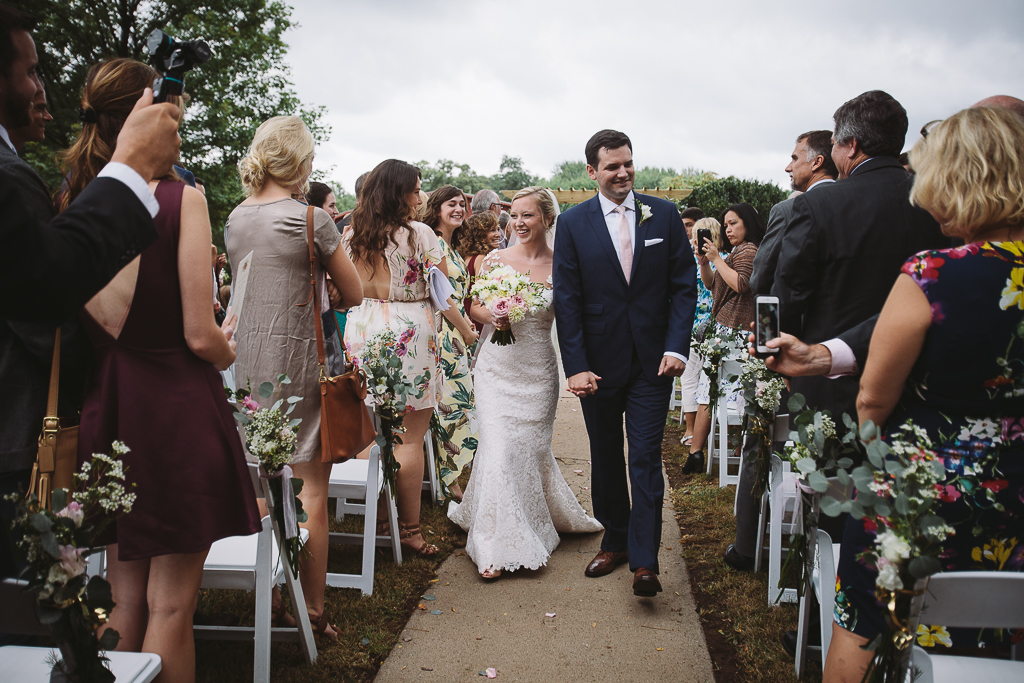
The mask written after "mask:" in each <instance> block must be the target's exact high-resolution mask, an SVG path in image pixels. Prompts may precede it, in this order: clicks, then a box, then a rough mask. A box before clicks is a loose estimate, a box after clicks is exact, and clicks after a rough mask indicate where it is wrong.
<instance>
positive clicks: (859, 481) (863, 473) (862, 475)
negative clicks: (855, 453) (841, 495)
mask: <svg viewBox="0 0 1024 683" xmlns="http://www.w3.org/2000/svg"><path fill="white" fill-rule="evenodd" d="M850 476H851V477H853V483H854V485H855V486H856V487H857V490H858V491H867V490H868V484H870V483H871V482H873V481H874V480H875V473H874V472H872V471H871V469H870V468H868V467H866V466H865V465H861V466H860V467H857V468H856V469H854V470H853V472H851V473H850Z"/></svg>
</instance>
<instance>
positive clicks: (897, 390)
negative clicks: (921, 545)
mask: <svg viewBox="0 0 1024 683" xmlns="http://www.w3.org/2000/svg"><path fill="white" fill-rule="evenodd" d="M1022 141H1024V122H1022V121H1021V119H1020V118H1018V117H1017V116H1016V115H1015V114H1013V113H1011V112H1009V111H1008V110H1005V109H996V108H980V109H967V110H964V111H962V112H960V113H958V114H956V115H955V116H953V117H951V118H949V119H947V120H946V121H944V122H942V123H941V124H939V125H938V126H936V127H934V128H932V129H931V130H930V132H929V133H928V135H927V137H925V138H922V139H921V140H920V141H918V143H917V144H916V145H915V147H914V150H913V151H912V152H911V163H912V164H913V166H914V168H915V169H916V170H917V172H918V174H917V177H916V178H915V182H914V189H913V190H912V192H911V200H912V201H913V202H915V203H916V204H918V205H920V206H921V207H923V208H925V209H927V210H928V211H929V213H931V214H932V215H933V216H934V217H935V218H936V220H938V221H939V223H940V224H941V225H942V228H943V231H944V232H945V234H947V235H950V236H955V237H960V238H962V239H963V240H964V241H965V242H966V245H965V246H963V247H958V248H955V249H943V250H939V251H927V252H921V253H919V254H916V255H915V256H913V257H911V258H910V259H909V260H908V261H907V262H906V264H905V265H904V266H903V275H901V276H900V277H899V279H898V281H897V282H896V284H895V285H894V287H893V290H892V293H891V294H890V295H889V299H888V301H887V302H886V305H885V308H884V310H883V311H882V314H881V316H880V318H879V320H878V325H877V327H876V328H875V332H874V336H873V337H872V339H871V348H870V351H869V354H868V359H867V362H866V364H865V368H864V375H863V378H862V380H861V391H860V394H859V396H858V398H857V411H858V418H859V420H860V422H861V423H864V422H865V421H867V420H872V421H873V422H874V423H875V424H880V425H884V429H883V433H884V434H886V437H885V438H886V439H887V440H890V441H891V440H892V439H893V438H894V437H896V435H897V433H899V432H900V428H901V427H902V426H904V425H906V424H908V423H912V424H913V425H914V426H916V427H918V428H921V429H924V430H925V431H927V434H928V438H929V440H930V441H931V444H932V446H931V447H932V448H933V449H934V450H935V452H936V454H938V455H939V456H940V457H941V458H942V460H943V462H944V464H945V468H946V478H945V481H943V482H941V486H942V491H941V493H940V496H939V501H938V502H939V505H938V509H937V514H938V515H940V516H941V517H942V518H943V519H944V520H945V521H946V523H947V524H949V525H950V526H952V527H953V528H954V529H955V535H953V536H952V537H950V538H948V539H947V540H946V541H945V542H944V543H943V550H942V552H941V554H940V562H941V563H942V569H943V571H978V570H981V571H1015V572H1019V571H1021V569H1022V567H1024V143H1022ZM901 438H902V439H904V440H906V439H907V435H906V433H904V434H903V436H902V437H901ZM911 438H913V437H911ZM918 445H922V446H924V444H923V443H922V444H918ZM875 531H876V530H875V528H874V524H873V523H871V522H866V521H864V520H855V519H852V518H851V519H850V520H849V521H848V523H847V526H846V532H845V534H844V536H843V542H842V551H841V555H840V560H839V571H838V575H839V576H838V581H837V586H836V587H837V595H836V605H835V624H833V639H832V646H831V648H830V649H829V653H828V661H827V662H826V665H825V676H824V680H825V681H860V680H861V677H862V675H863V672H864V670H865V668H866V667H867V664H868V661H869V660H870V658H871V656H872V654H873V653H872V652H871V651H865V650H861V649H860V647H861V646H862V645H864V644H866V643H867V642H869V641H870V640H871V639H873V638H874V637H875V635H877V634H878V633H880V632H882V631H884V630H885V627H886V621H885V611H884V609H883V608H882V606H881V604H880V603H879V602H878V601H877V600H876V599H875V597H874V588H875V579H876V577H877V575H878V572H877V569H876V568H875V567H874V566H868V565H867V564H865V562H863V561H861V560H858V559H857V556H858V554H860V553H861V552H863V551H864V550H867V549H869V548H871V547H872V545H873V542H874V537H875ZM1020 635H1022V634H1017V636H1016V637H1019V636H1020ZM1014 637H1015V636H1014V634H1011V633H1006V632H1003V631H1000V630H984V631H979V630H978V629H973V630H970V629H951V630H947V629H946V627H945V626H944V625H942V624H924V623H922V624H921V626H920V627H919V629H918V632H917V642H918V644H920V645H922V646H925V647H936V648H938V649H940V650H943V649H947V651H948V648H950V647H954V646H955V647H973V648H979V647H986V646H999V645H1004V646H1005V645H1009V642H1010V640H1011V638H1014Z"/></svg>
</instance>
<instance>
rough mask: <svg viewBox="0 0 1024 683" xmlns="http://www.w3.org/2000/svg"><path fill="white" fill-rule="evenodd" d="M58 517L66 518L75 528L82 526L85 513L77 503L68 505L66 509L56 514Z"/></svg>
mask: <svg viewBox="0 0 1024 683" xmlns="http://www.w3.org/2000/svg"><path fill="white" fill-rule="evenodd" d="M57 516H58V517H67V518H68V519H70V520H71V521H72V522H74V523H75V526H82V520H83V519H84V518H85V512H84V511H83V510H82V506H81V505H79V504H78V503H75V502H71V503H68V505H67V507H65V508H64V509H63V510H61V511H60V512H58V513H57Z"/></svg>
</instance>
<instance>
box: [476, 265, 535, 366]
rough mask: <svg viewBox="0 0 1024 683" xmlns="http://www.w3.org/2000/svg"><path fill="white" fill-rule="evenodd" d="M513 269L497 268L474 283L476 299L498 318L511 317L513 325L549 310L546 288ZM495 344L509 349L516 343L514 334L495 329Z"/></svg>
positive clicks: (510, 331) (509, 330)
mask: <svg viewBox="0 0 1024 683" xmlns="http://www.w3.org/2000/svg"><path fill="white" fill-rule="evenodd" d="M528 275H529V273H527V274H526V275H524V274H522V273H520V272H519V271H517V270H516V269H515V268H512V267H511V266H503V265H497V266H494V267H493V268H491V269H490V270H488V271H487V272H485V273H480V275H478V276H477V277H476V278H475V279H474V280H473V290H472V292H471V294H472V295H473V298H474V299H476V300H477V301H479V302H480V303H481V304H483V305H484V306H486V307H487V310H489V311H490V312H491V315H493V316H495V317H499V318H500V317H505V316H508V320H509V322H511V323H518V322H522V320H523V318H525V317H526V314H527V313H533V312H536V311H538V310H540V309H542V308H547V307H548V301H547V298H546V297H545V296H544V289H545V287H544V285H542V284H540V283H539V282H533V281H531V280H530V278H529V277H528ZM491 343H493V344H498V345H499V346H508V345H509V344H515V343H516V336H515V335H514V334H512V330H511V329H508V330H498V329H495V330H494V333H493V334H492V335H491Z"/></svg>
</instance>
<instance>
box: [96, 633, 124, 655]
mask: <svg viewBox="0 0 1024 683" xmlns="http://www.w3.org/2000/svg"><path fill="white" fill-rule="evenodd" d="M120 640H121V634H120V633H118V632H117V631H115V630H114V629H112V628H108V629H107V630H106V631H104V632H103V635H102V636H100V639H99V643H100V649H101V650H108V651H110V650H113V649H115V648H116V647H117V644H118V642H120Z"/></svg>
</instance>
